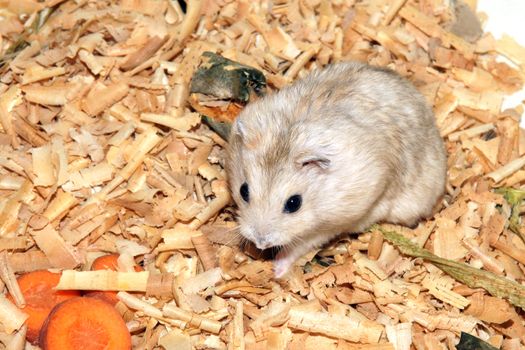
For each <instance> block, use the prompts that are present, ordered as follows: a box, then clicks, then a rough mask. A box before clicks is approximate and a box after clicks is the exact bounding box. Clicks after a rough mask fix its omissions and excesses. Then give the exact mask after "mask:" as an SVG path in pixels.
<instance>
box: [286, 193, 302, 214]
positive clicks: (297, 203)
mask: <svg viewBox="0 0 525 350" xmlns="http://www.w3.org/2000/svg"><path fill="white" fill-rule="evenodd" d="M302 202H303V198H302V197H301V195H300V194H294V195H293V196H291V197H290V198H288V200H287V201H286V204H285V205H284V210H283V211H284V212H285V213H295V212H296V211H298V210H299V208H301V204H302Z"/></svg>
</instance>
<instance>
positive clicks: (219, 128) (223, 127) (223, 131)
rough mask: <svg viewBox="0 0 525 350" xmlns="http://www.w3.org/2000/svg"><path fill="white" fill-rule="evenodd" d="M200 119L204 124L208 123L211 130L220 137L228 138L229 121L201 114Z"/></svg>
mask: <svg viewBox="0 0 525 350" xmlns="http://www.w3.org/2000/svg"><path fill="white" fill-rule="evenodd" d="M201 119H202V121H203V122H204V123H205V124H206V125H208V126H209V127H210V128H211V129H212V130H213V131H215V132H216V133H217V134H219V136H220V137H222V138H223V139H224V140H227V139H228V136H229V135H230V129H231V127H232V126H231V124H230V123H226V122H218V121H216V120H213V118H209V117H207V116H205V115H203V116H202V117H201Z"/></svg>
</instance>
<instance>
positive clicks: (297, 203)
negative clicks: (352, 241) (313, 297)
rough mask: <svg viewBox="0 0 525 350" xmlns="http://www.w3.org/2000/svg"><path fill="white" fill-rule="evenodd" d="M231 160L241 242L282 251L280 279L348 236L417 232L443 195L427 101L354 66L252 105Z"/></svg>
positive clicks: (233, 139)
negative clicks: (396, 228)
mask: <svg viewBox="0 0 525 350" xmlns="http://www.w3.org/2000/svg"><path fill="white" fill-rule="evenodd" d="M227 154H228V158H227V161H226V171H227V174H228V178H229V182H230V188H231V191H232V196H233V198H234V200H235V202H236V203H237V206H238V210H239V215H238V222H239V230H240V233H241V235H242V236H244V237H245V238H247V239H248V240H250V241H252V242H253V243H254V244H255V245H256V246H257V248H259V249H267V248H270V247H278V248H280V251H279V253H278V254H277V256H276V258H275V261H274V272H275V276H276V277H282V276H283V275H285V274H286V272H287V271H288V270H289V268H290V267H291V265H292V264H293V263H294V261H295V260H297V259H298V258H299V257H301V256H302V255H303V254H305V253H307V252H308V251H310V250H311V249H313V248H316V247H320V246H321V245H322V244H324V243H326V242H328V241H329V240H331V239H333V238H335V237H336V236H337V235H339V234H341V233H350V232H360V231H363V230H365V229H366V228H367V227H369V226H370V225H372V224H374V223H376V222H390V223H397V224H402V225H406V226H413V225H415V224H417V222H418V220H420V219H421V218H423V217H428V216H430V215H431V214H432V209H433V207H434V205H435V204H436V202H437V201H438V200H439V199H440V197H441V196H442V195H443V193H444V190H445V180H446V169H447V166H446V152H445V147H444V143H443V140H442V138H441V136H440V134H439V131H438V129H437V126H436V123H435V118H434V115H433V112H432V110H431V108H430V107H429V105H428V104H427V102H426V100H425V98H424V97H423V95H421V94H420V93H419V92H418V91H417V90H416V88H415V87H414V86H413V85H412V84H411V83H410V82H408V81H407V80H405V79H404V78H402V77H401V76H399V75H398V74H397V73H395V72H393V71H391V70H388V69H385V68H380V67H374V66H369V65H366V64H363V63H357V62H346V63H338V64H334V65H330V66H327V67H326V68H325V69H320V70H315V71H313V72H312V73H310V74H309V75H308V76H306V77H305V78H304V79H302V80H298V81H296V82H295V83H294V84H292V85H290V86H288V87H285V88H283V89H282V90H280V91H279V92H276V93H273V94H270V95H267V96H265V97H264V98H262V99H259V100H257V101H254V102H253V103H250V104H248V105H247V106H246V107H245V109H244V110H243V111H242V112H241V113H240V115H239V116H238V118H237V119H236V120H235V122H234V123H233V125H232V128H231V133H230V137H229V143H228V147H227Z"/></svg>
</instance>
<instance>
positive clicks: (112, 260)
mask: <svg viewBox="0 0 525 350" xmlns="http://www.w3.org/2000/svg"><path fill="white" fill-rule="evenodd" d="M118 258H119V254H108V255H103V256H99V257H98V258H96V259H95V260H94V261H93V263H92V264H91V270H93V271H96V270H112V271H117V270H118ZM143 270H144V269H143V268H142V267H140V266H135V271H137V272H139V271H143ZM84 295H85V296H87V297H90V298H97V299H100V300H104V301H105V302H108V303H110V304H111V305H115V304H116V303H118V301H119V299H118V298H117V292H113V291H101V290H100V291H99V290H95V291H90V292H86V293H85V294H84Z"/></svg>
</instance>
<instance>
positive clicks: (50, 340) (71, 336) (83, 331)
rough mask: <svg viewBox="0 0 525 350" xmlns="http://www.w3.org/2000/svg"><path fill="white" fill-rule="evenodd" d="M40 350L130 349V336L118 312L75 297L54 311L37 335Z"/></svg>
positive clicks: (90, 300)
mask: <svg viewBox="0 0 525 350" xmlns="http://www.w3.org/2000/svg"><path fill="white" fill-rule="evenodd" d="M39 344H40V347H41V348H42V350H65V349H82V350H129V349H131V335H130V333H129V331H128V328H127V327H126V323H125V322H124V320H123V319H122V316H120V314H119V313H118V311H117V310H115V308H114V307H113V306H111V305H109V304H108V303H106V302H104V301H102V300H98V299H95V298H83V297H77V298H72V299H69V300H66V301H64V302H63V303H60V304H58V305H57V306H55V308H53V310H52V311H51V313H50V314H49V317H48V318H47V320H46V322H45V323H44V327H43V328H42V331H41V332H40V342H39Z"/></svg>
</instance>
